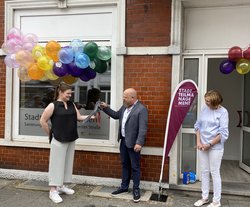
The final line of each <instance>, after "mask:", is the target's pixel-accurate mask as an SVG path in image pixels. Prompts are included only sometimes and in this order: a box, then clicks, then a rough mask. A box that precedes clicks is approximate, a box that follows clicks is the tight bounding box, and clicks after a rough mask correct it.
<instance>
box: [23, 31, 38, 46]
mask: <svg viewBox="0 0 250 207" xmlns="http://www.w3.org/2000/svg"><path fill="white" fill-rule="evenodd" d="M23 42H24V43H26V42H30V43H31V42H32V43H36V44H37V43H38V37H37V36H36V35H35V34H32V33H28V34H25V35H24V36H23Z"/></svg>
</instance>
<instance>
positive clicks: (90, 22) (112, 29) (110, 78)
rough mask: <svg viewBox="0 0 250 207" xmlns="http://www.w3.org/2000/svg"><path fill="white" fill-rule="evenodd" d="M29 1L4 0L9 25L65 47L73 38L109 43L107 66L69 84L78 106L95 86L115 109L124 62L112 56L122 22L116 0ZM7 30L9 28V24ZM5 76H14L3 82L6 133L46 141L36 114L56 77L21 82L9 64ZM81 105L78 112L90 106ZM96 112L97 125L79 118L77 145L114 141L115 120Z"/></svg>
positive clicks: (120, 90)
mask: <svg viewBox="0 0 250 207" xmlns="http://www.w3.org/2000/svg"><path fill="white" fill-rule="evenodd" d="M32 2H33V3H32V6H31V7H29V9H25V6H23V4H22V3H20V1H8V2H7V4H8V6H7V7H6V8H8V9H9V10H10V11H9V12H10V16H9V17H8V21H9V22H14V23H13V26H12V27H17V28H20V29H21V31H22V32H23V33H24V34H27V33H35V34H36V35H37V36H38V37H39V42H40V43H41V44H44V45H45V44H46V43H47V42H48V41H49V40H56V41H58V42H60V43H61V44H62V45H63V46H64V45H68V43H69V42H70V41H71V40H72V39H81V40H82V41H83V42H89V41H94V42H96V43H97V44H98V46H108V47H110V48H111V53H112V59H111V61H110V62H107V71H106V72H105V73H100V74H99V73H98V74H97V76H96V77H95V78H94V79H92V80H90V81H88V82H84V81H81V80H78V81H77V82H75V83H74V84H72V86H73V89H74V94H73V96H72V101H74V102H75V103H80V104H81V105H84V104H86V102H87V99H88V92H89V90H90V89H92V88H96V89H99V90H100V91H101V95H100V99H101V100H103V101H105V102H107V103H108V104H110V105H111V106H112V108H118V106H120V105H121V103H122V99H120V97H122V91H123V84H122V80H123V79H122V74H123V73H122V70H123V65H122V64H120V63H122V62H123V56H116V55H115V54H116V48H117V45H118V44H117V39H118V38H117V35H118V29H119V30H120V29H121V28H120V27H119V28H118V27H117V25H120V24H118V23H119V22H120V21H121V19H120V15H119V16H118V15H117V2H116V1H115V0H114V2H113V3H110V2H109V3H102V5H101V6H98V4H97V2H98V1H96V2H94V3H93V5H94V6H91V5H88V6H87V7H86V6H83V5H84V3H85V1H81V0H80V1H77V2H75V5H78V4H79V7H77V6H75V7H70V8H66V9H58V8H57V4H54V3H53V4H50V5H47V4H46V3H43V2H39V1H32ZM104 5H105V6H104ZM48 7H50V9H48ZM17 8H18V9H17ZM37 8H39V10H38V9H37ZM62 18H63V19H64V21H63V22H62V21H61V19H62ZM48 22H50V24H48ZM76 22H81V26H80V27H78V26H76ZM55 28H56V29H55ZM6 29H7V31H8V29H10V28H6ZM62 31H63V32H62ZM120 36H121V37H122V36H123V35H120ZM121 39H123V38H121ZM119 44H120V43H119ZM121 45H122V44H121ZM7 76H8V77H12V76H13V79H12V78H11V79H10V78H9V79H8V81H7V83H6V87H7V94H8V95H7V96H6V99H7V101H10V103H11V104H10V106H7V107H6V111H7V113H6V114H7V116H6V130H5V131H6V138H7V139H8V140H12V139H13V140H17V141H28V142H30V141H32V142H41V141H42V142H47V135H46V134H45V133H44V132H43V130H42V129H41V127H40V124H39V119H40V116H41V114H42V112H43V110H44V107H45V106H46V105H47V103H45V102H46V101H45V99H46V96H47V94H49V93H50V92H51V93H52V91H53V89H54V87H55V85H56V84H57V81H34V80H32V81H27V82H23V81H20V79H19V77H18V73H17V70H11V71H10V69H7ZM12 80H13V81H12ZM114 89H115V90H114ZM8 90H9V91H8ZM12 92H13V93H12ZM80 110H81V113H82V114H88V113H90V111H91V110H88V109H85V108H81V109H80ZM100 114H101V127H99V126H98V125H97V124H96V123H87V124H86V125H83V124H82V123H79V125H78V131H79V137H80V139H79V142H78V143H79V144H81V145H85V144H88V145H95V146H97V145H100V146H103V144H105V146H113V145H114V144H115V143H116V142H115V140H116V135H117V126H118V125H117V123H116V122H115V121H113V120H111V119H109V117H108V116H107V115H106V114H104V113H103V112H102V111H101V112H100ZM111 135H112V136H111ZM38 145H39V144H38Z"/></svg>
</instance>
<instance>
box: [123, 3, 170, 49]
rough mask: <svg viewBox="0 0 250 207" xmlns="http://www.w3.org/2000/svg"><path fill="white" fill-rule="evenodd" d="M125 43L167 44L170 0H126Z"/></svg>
mask: <svg viewBox="0 0 250 207" xmlns="http://www.w3.org/2000/svg"><path fill="white" fill-rule="evenodd" d="M126 2H127V3H126V4H127V13H126V45H127V46H128V47H136V46H141V47H142V46H146V47H148V46H168V45H169V43H170V29H171V25H170V24H171V21H170V18H171V0H157V1H155V0H127V1H126Z"/></svg>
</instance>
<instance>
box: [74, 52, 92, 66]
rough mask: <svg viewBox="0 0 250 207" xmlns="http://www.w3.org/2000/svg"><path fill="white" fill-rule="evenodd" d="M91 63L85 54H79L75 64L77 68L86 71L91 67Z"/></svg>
mask: <svg viewBox="0 0 250 207" xmlns="http://www.w3.org/2000/svg"><path fill="white" fill-rule="evenodd" d="M89 63H90V59H89V56H88V55H86V54H85V53H79V54H77V55H76V57H75V64H76V65H77V67H79V68H82V69H84V68H87V67H88V66H89Z"/></svg>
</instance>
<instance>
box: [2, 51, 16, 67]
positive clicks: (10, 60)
mask: <svg viewBox="0 0 250 207" xmlns="http://www.w3.org/2000/svg"><path fill="white" fill-rule="evenodd" d="M4 63H5V65H7V66H8V67H9V68H19V66H20V65H19V64H18V63H17V62H16V58H15V55H14V54H9V55H6V57H5V58H4Z"/></svg>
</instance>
